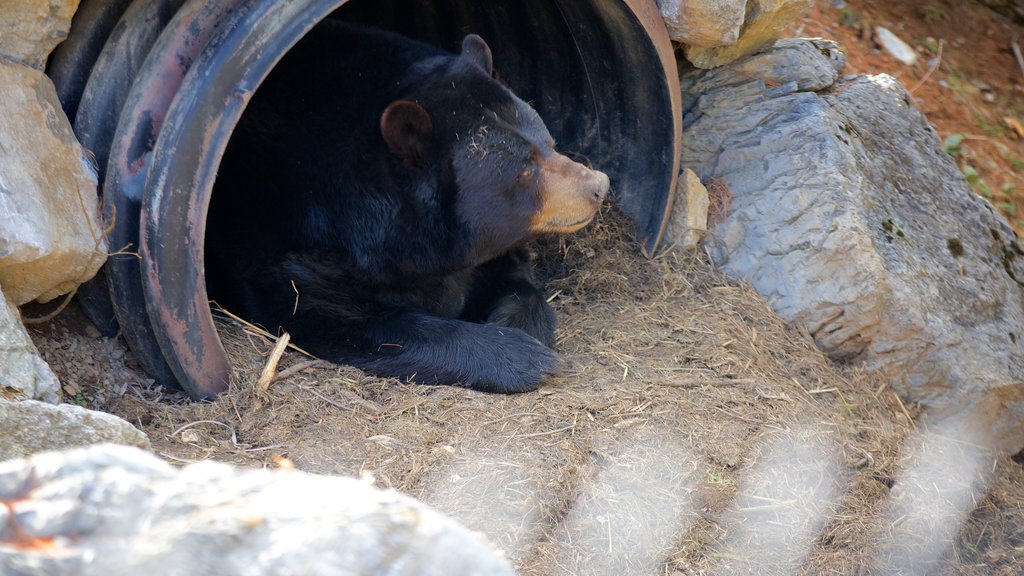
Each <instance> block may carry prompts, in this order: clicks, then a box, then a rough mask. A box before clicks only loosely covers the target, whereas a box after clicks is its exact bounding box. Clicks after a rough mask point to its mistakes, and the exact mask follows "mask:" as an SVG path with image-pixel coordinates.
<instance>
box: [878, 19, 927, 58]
mask: <svg viewBox="0 0 1024 576" xmlns="http://www.w3.org/2000/svg"><path fill="white" fill-rule="evenodd" d="M875 41H876V42H878V45H879V46H881V47H882V48H883V49H884V50H885V51H886V52H888V53H889V55H890V56H892V57H893V58H895V59H897V60H899V61H900V62H902V63H903V64H906V65H907V66H913V65H914V64H915V63H916V62H917V52H915V51H914V49H913V48H911V47H910V45H909V44H907V43H906V42H904V41H903V40H901V39H900V37H899V36H897V35H895V34H893V33H892V30H889V29H888V28H885V27H883V26H878V27H876V28H875Z"/></svg>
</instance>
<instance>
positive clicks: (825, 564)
mask: <svg viewBox="0 0 1024 576" xmlns="http://www.w3.org/2000/svg"><path fill="white" fill-rule="evenodd" d="M925 4H930V3H922V2H908V3H897V2H890V3H883V2H873V1H870V0H867V1H864V2H846V3H845V5H846V7H845V8H843V9H839V8H836V7H835V5H834V3H833V2H832V1H831V0H822V1H820V2H818V3H817V5H816V6H815V9H814V11H813V12H812V13H811V15H810V16H809V18H808V19H806V20H805V21H804V22H802V23H799V24H798V26H800V27H801V28H802V33H803V34H804V35H822V36H826V37H832V38H836V39H838V40H840V41H841V42H842V43H843V45H844V46H845V47H846V49H847V50H848V51H849V53H850V68H849V71H850V72H859V73H876V72H882V71H885V72H889V73H895V74H896V75H897V76H898V77H900V78H901V80H903V82H904V83H905V84H906V85H908V86H914V85H915V84H916V83H918V82H919V81H920V79H921V78H923V77H924V74H926V73H927V69H926V68H920V67H919V68H917V69H912V70H904V69H902V68H900V67H901V66H902V65H901V64H899V63H897V62H895V61H894V60H891V59H889V57H888V56H886V55H884V54H881V53H880V52H878V51H877V50H876V49H875V47H874V46H873V44H872V43H871V42H870V40H867V39H863V37H862V36H861V35H860V32H859V30H860V29H861V28H864V27H866V26H867V24H866V23H868V22H873V23H886V22H888V23H889V24H890V27H891V28H892V29H893V30H894V31H895V32H896V33H897V34H898V35H901V36H904V39H905V40H907V41H909V42H918V41H920V40H921V39H923V38H926V37H927V36H932V37H936V38H945V39H946V42H947V44H945V47H944V49H943V57H942V62H941V63H940V64H939V66H938V68H937V70H936V71H935V72H933V73H932V74H931V76H930V77H929V78H927V79H926V80H925V82H923V83H922V84H921V86H920V87H919V88H918V89H917V90H915V92H914V94H915V96H917V97H919V98H921V100H920V101H919V105H921V107H922V108H923V109H925V111H926V113H927V114H928V115H929V117H930V118H932V120H933V122H935V123H936V125H937V126H938V127H939V130H940V133H942V134H943V136H945V135H948V134H952V133H958V134H959V133H963V134H969V135H970V137H969V138H968V139H967V140H965V142H964V145H963V146H962V147H961V151H960V154H961V155H962V156H963V159H964V161H970V162H971V163H972V165H975V166H977V167H978V168H977V169H978V171H979V172H980V173H981V174H982V177H983V178H984V179H985V181H986V182H987V183H988V185H989V187H990V188H991V189H992V190H993V199H994V200H996V201H997V202H998V201H1003V200H1004V199H1005V201H1007V202H1019V197H1018V195H1017V194H1018V192H1019V191H1020V190H1022V188H1021V182H1020V175H1019V174H1017V173H1016V171H1017V168H1016V167H1015V166H1014V161H1015V159H1016V158H1018V157H1020V156H1024V153H1022V151H1021V143H1020V140H1019V139H1015V137H1014V136H1013V134H1012V133H1011V132H1009V131H1005V132H1002V133H1001V135H997V134H989V133H986V132H984V131H983V130H982V128H981V127H980V126H979V125H978V120H977V119H978V115H977V112H979V111H981V112H983V113H984V117H985V118H991V119H994V120H993V122H994V123H996V124H998V122H997V121H998V119H999V118H1000V117H1001V116H1003V115H1010V114H1016V115H1017V116H1016V117H1017V118H1020V116H1019V110H1020V109H1021V108H1016V106H1018V105H1020V104H1021V100H1022V97H1021V95H1022V92H1021V81H1022V78H1024V76H1021V75H1020V72H1019V70H1018V71H1017V72H1016V74H1017V75H1016V76H1014V66H1015V63H1013V61H1012V58H1013V56H1012V54H1011V55H1010V56H1009V58H1010V59H1011V60H1010V64H1007V63H1006V59H1005V57H1006V55H1005V54H1003V53H1002V52H1000V50H1002V49H1003V48H1006V45H1007V44H1006V41H1005V38H1008V37H1012V34H1014V33H1017V32H1019V31H1020V30H1019V28H1013V27H1009V26H1010V25H1009V24H1007V23H1006V22H1005V21H1003V20H1001V19H999V17H996V16H994V15H991V13H990V12H988V11H987V10H986V9H984V8H982V7H980V6H977V5H975V4H974V3H973V2H945V3H944V2H938V4H940V5H941V7H942V8H944V9H945V10H946V12H947V13H949V15H950V18H951V22H949V23H946V24H941V23H942V22H945V21H944V20H939V21H938V22H939V24H937V23H936V22H935V21H932V20H927V21H925V19H924V16H923V15H924V14H925V12H922V10H923V8H920V6H922V5H925ZM844 10H847V11H853V12H855V14H856V15H857V16H858V17H859V19H851V18H852V17H850V16H846V15H844V14H845V12H844ZM927 14H933V12H932V11H931V9H929V11H928V12H927ZM935 14H939V16H929V18H941V12H935ZM968 22H980V23H981V24H979V25H977V26H973V25H965V23H968ZM893 23H895V24H893ZM940 24H941V25H943V26H945V28H934V27H935V26H939V25H940ZM858 26H859V27H860V28H858ZM943 31H945V33H946V35H945V36H942V34H943ZM989 31H994V32H992V33H991V34H990V33H989ZM996 34H1010V35H1011V36H1006V37H1000V38H1001V39H992V36H993V35H996ZM954 40H957V42H959V46H960V47H959V48H958V47H957V45H954V44H953V41H954ZM1000 47H1002V48H1000ZM967 50H970V51H971V52H969V53H968V52H966V51H967ZM987 50H991V51H992V52H988V51H987ZM961 52H964V53H963V54H962V53H961ZM997 55H998V56H999V57H1000V59H999V60H998V63H996V61H995V57H996V56H997ZM1011 64H1012V65H1011ZM954 71H956V73H957V74H959V75H960V76H961V77H962V78H964V79H965V83H964V85H966V84H970V81H971V80H981V81H984V82H985V83H987V85H989V86H991V87H993V90H994V91H995V93H996V100H995V101H994V102H988V101H987V100H985V99H984V96H978V97H977V98H975V97H974V96H972V95H971V94H967V93H966V92H965V93H964V94H966V95H964V94H961V93H959V92H958V91H957V90H956V89H953V88H946V87H942V86H940V85H939V84H938V83H937V82H938V80H940V79H943V78H946V79H948V78H949V77H951V75H952V74H953V73H954ZM962 86H963V85H961V87H962ZM963 98H966V99H967V101H963V100H962V99H963ZM944 122H945V123H944ZM988 162H992V163H993V165H995V166H996V167H997V168H990V167H989V164H988ZM1003 184H1012V186H1013V188H1012V190H1010V189H1007V190H1006V191H1005V192H1004V191H1003ZM997 189H998V190H999V194H1003V195H1002V196H996V194H995V190H997ZM1020 207H1021V208H1024V204H1021V205H1020ZM1018 224H1019V223H1018ZM1018 229H1019V228H1018ZM536 250H537V253H538V264H539V267H540V269H541V271H542V275H543V276H544V277H545V278H546V279H547V291H548V293H549V294H550V297H551V302H552V305H553V306H554V307H555V309H556V311H557V313H558V317H559V322H560V328H559V331H558V344H557V348H558V351H559V353H560V356H561V358H562V367H561V374H560V375H559V376H558V377H556V378H554V379H553V380H552V381H550V382H548V383H547V384H546V385H545V386H544V387H542V388H541V390H539V391H537V392H533V393H528V394H521V395H516V396H496V395H487V394H481V393H477V392H473V391H469V390H465V389H460V388H455V387H445V386H421V385H416V384H407V383H402V382H398V381H396V380H391V379H381V378H374V377H370V376H367V375H365V374H363V373H362V372H360V371H359V370H356V369H352V368H348V367H341V366H334V365H330V364H324V363H312V364H311V360H310V359H309V358H307V357H305V356H303V355H302V354H300V353H298V352H294V351H289V352H286V353H285V355H284V357H283V359H282V360H281V363H280V365H279V366H278V374H279V375H281V374H288V375H287V376H286V377H283V378H279V379H277V380H275V381H273V382H272V383H271V384H270V385H269V386H268V387H266V388H265V389H261V388H259V387H257V386H256V381H257V378H258V377H259V374H260V372H261V370H262V369H263V368H264V365H265V364H266V361H267V355H268V354H269V352H270V350H271V349H272V347H273V344H274V343H273V342H272V341H271V340H270V339H268V338H266V337H265V336H261V335H259V334H258V333H256V332H255V331H253V330H252V329H251V328H248V327H245V326H242V325H238V324H235V323H231V322H223V323H222V325H221V330H220V332H221V335H222V338H223V340H224V343H225V347H226V348H227V349H228V351H229V353H230V355H231V356H232V358H233V360H234V362H235V365H236V367H237V371H236V374H235V377H234V379H233V381H232V385H231V389H230V391H229V393H227V394H225V395H224V396H223V397H221V398H220V399H218V400H217V401H215V402H210V403H192V402H189V401H187V399H186V398H185V397H184V396H183V395H182V394H180V393H176V392H172V391H164V390H160V389H158V388H154V387H153V386H152V384H151V381H150V380H148V379H147V378H146V376H145V375H144V374H142V373H140V372H139V371H138V369H137V366H136V365H135V362H134V359H133V357H132V354H131V352H129V351H126V350H125V349H124V348H123V346H122V344H121V343H120V341H119V340H110V339H105V338H102V337H99V335H98V334H97V333H96V332H95V331H94V329H92V328H91V327H90V326H89V325H88V323H87V322H85V321H84V320H82V318H81V316H80V315H79V314H77V313H76V311H75V310H74V309H71V310H68V311H66V312H65V313H63V314H62V315H60V316H59V317H58V318H57V319H56V320H54V321H53V322H50V323H48V324H46V325H42V326H38V327H33V328H32V332H33V335H34V338H35V340H36V343H37V345H38V346H39V348H40V350H41V352H42V353H43V355H44V357H45V358H46V359H47V361H49V362H50V363H51V365H52V366H53V367H54V370H55V371H56V372H57V373H58V376H60V378H61V381H62V383H63V385H64V390H65V393H66V398H65V399H66V400H67V401H69V402H77V403H80V404H83V405H87V406H89V407H92V408H98V409H102V410H107V411H110V412H112V413H114V414H117V415H119V416H121V417H123V418H125V419H127V420H128V421H130V422H132V423H134V424H135V425H136V426H138V427H139V428H141V429H142V430H144V431H145V432H146V433H147V434H148V435H149V437H150V439H151V440H152V442H153V446H154V449H155V450H156V452H157V453H158V454H160V455H161V456H162V457H164V458H165V459H167V460H168V461H169V462H171V463H173V464H184V463H188V462H195V461H200V460H206V459H215V460H219V461H225V462H231V463H234V464H237V465H240V466H247V467H272V468H273V467H284V468H296V469H299V470H303V471H308V472H316V473H324V474H343V475H352V476H359V475H371V476H372V477H373V478H375V481H376V483H377V485H379V486H381V487H387V488H394V489H397V490H401V491H403V492H405V493H408V494H411V495H413V496H415V497H417V498H420V499H422V500H424V501H426V502H427V503H429V504H431V505H433V506H435V507H437V508H439V509H440V510H443V511H445V512H447V513H449V514H451V515H453V516H455V517H456V518H458V519H460V520H461V521H462V522H464V523H465V524H467V525H468V526H470V527H472V528H473V529H476V530H479V531H481V532H483V533H484V534H486V535H487V536H488V537H489V538H490V539H491V540H492V541H493V542H494V543H495V544H496V545H497V546H498V547H499V548H500V549H501V550H503V551H504V552H505V553H506V554H507V555H508V556H509V558H510V559H511V560H512V561H513V562H514V563H515V565H516V567H517V568H518V570H519V571H520V572H521V573H522V574H527V575H532V574H536V575H547V574H609V575H611V574H615V575H626V574H636V575H653V574H670V575H697V574H723V575H725V574H729V575H731V574H807V575H812V574H814V575H817V574H858V575H859V574H883V573H884V574H924V573H934V574H949V575H953V574H967V575H983V574H984V575H1003V574H1005V575H1016V574H1024V466H1022V461H1024V458H1022V457H1021V456H1019V455H1018V456H1016V457H1009V456H1002V455H995V454H990V453H988V452H986V451H985V450H984V449H982V448H981V447H978V446H974V445H972V444H971V443H970V440H969V439H968V438H963V437H960V436H957V435H956V434H955V433H951V432H949V431H944V430H935V429H930V428H929V427H928V426H927V425H926V424H925V423H923V422H921V421H919V419H918V418H917V416H918V415H919V414H918V410H917V408H916V407H915V406H906V405H904V404H903V403H901V402H900V401H899V399H898V398H897V397H896V396H895V395H894V394H893V393H892V392H891V391H890V390H889V389H888V387H887V386H886V385H885V383H884V382H882V381H880V380H877V379H875V378H874V377H872V376H870V375H867V374H865V373H863V372H862V371H861V370H859V369H858V368H857V367H855V366H837V365H835V364H833V363H831V362H829V361H828V360H827V359H826V358H825V357H824V356H823V355H822V354H821V353H820V352H819V351H818V350H817V349H816V348H815V346H814V344H813V342H812V341H811V339H810V337H809V336H808V335H807V334H806V332H804V331H802V330H801V329H800V327H796V326H790V325H787V324H786V323H784V322H782V321H781V320H779V319H778V318H777V317H776V316H775V315H774V314H773V313H772V312H771V311H770V310H769V308H768V306H767V304H766V302H765V301H764V299H763V298H761V297H760V296H759V295H757V294H756V293H754V292H753V290H752V289H750V288H749V287H748V286H746V285H743V284H741V283H739V282H736V281H734V280H731V279H729V278H727V277H725V276H723V275H722V274H720V273H719V272H718V271H716V270H715V269H714V268H713V267H711V266H710V265H709V264H708V262H707V261H706V259H705V258H704V257H703V256H702V255H700V254H698V253H681V252H665V253H663V254H660V255H658V256H657V257H655V258H653V259H644V258H643V257H642V256H641V255H640V250H639V247H638V246H637V245H636V243H635V242H633V240H632V229H631V226H630V224H629V222H628V221H627V220H626V219H624V218H623V217H622V216H621V215H620V214H619V213H618V212H617V211H616V210H615V209H614V208H608V209H606V210H604V211H603V212H602V213H601V214H600V216H599V219H598V221H597V222H596V223H595V224H594V225H592V226H590V227H588V228H587V229H586V230H584V231H583V232H581V233H578V234H576V235H574V236H571V237H567V238H560V239H552V240H548V241H545V242H543V243H541V244H540V245H538V246H537V248H536Z"/></svg>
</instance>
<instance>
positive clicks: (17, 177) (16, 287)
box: [0, 59, 107, 306]
mask: <svg viewBox="0 0 1024 576" xmlns="http://www.w3.org/2000/svg"><path fill="white" fill-rule="evenodd" d="M0 150H2V151H3V153H2V154H0V285H2V286H3V290H4V294H6V295H7V298H8V299H9V300H10V301H11V302H12V303H13V304H15V305H17V306H20V305H22V304H24V303H26V302H30V301H32V300H37V299H38V300H40V301H47V300H50V299H52V298H55V297H57V296H59V295H61V294H65V293H67V292H70V291H71V290H72V289H74V288H75V286H77V285H78V284H80V283H82V282H84V281H86V280H88V279H89V278H91V277H92V276H93V275H94V274H95V273H96V271H97V270H98V269H99V267H100V266H101V265H102V264H103V261H104V260H105V259H106V251H107V245H106V242H105V241H104V238H103V226H102V225H101V224H100V223H99V222H100V220H99V211H98V200H97V192H96V189H97V182H96V171H95V169H94V167H93V166H92V165H91V163H90V161H89V159H88V157H87V156H86V154H85V152H84V150H83V149H82V147H81V146H80V145H79V144H78V141H77V140H76V139H75V136H74V134H73V133H72V131H71V125H70V124H69V123H68V120H67V117H66V116H65V115H64V112H63V111H62V110H61V107H60V103H59V102H58V100H57V94H56V91H55V90H54V87H53V83H52V82H50V80H49V78H47V77H46V76H45V75H44V74H43V73H42V72H39V71H38V70H33V69H31V68H27V67H25V66H19V65H16V64H12V63H10V62H6V61H3V60H2V59H0Z"/></svg>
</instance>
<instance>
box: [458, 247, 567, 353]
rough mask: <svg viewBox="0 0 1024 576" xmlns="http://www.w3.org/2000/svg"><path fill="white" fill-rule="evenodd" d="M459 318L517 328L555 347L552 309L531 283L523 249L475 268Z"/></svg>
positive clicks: (541, 293)
mask: <svg viewBox="0 0 1024 576" xmlns="http://www.w3.org/2000/svg"><path fill="white" fill-rule="evenodd" d="M461 317H462V318H463V319H465V320H469V321H471V322H486V323H489V324H497V325H499V326H508V327H511V328H518V329H519V330H522V331H523V332H526V333H527V334H529V335H530V336H533V337H534V338H536V339H537V340H540V341H541V342H542V343H543V344H544V345H545V346H547V347H548V348H554V347H555V327H556V325H557V320H556V318H555V312H554V310H552V309H551V306H550V305H549V304H548V302H547V300H546V299H545V298H544V293H543V292H542V291H541V289H540V288H538V287H537V286H536V285H535V284H534V281H533V273H532V264H531V262H530V257H529V254H528V253H527V251H526V250H525V249H524V248H516V249H514V250H511V251H509V252H508V253H507V254H504V255H502V256H499V257H498V258H495V259H494V260H491V261H490V262H487V263H486V264H484V265H482V266H480V267H479V268H478V269H477V270H476V272H475V274H474V281H473V286H472V289H471V291H470V293H469V297H468V298H467V302H466V306H465V308H464V310H463V314H462V316H461Z"/></svg>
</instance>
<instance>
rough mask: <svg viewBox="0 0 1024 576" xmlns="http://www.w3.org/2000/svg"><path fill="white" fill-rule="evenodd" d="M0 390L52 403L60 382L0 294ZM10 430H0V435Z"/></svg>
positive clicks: (13, 308)
mask: <svg viewBox="0 0 1024 576" xmlns="http://www.w3.org/2000/svg"><path fill="white" fill-rule="evenodd" d="M0 389H7V390H8V391H13V392H14V394H15V395H16V396H22V397H25V398H33V399H36V400H43V401H46V402H51V403H56V402H57V400H58V398H59V397H60V382H58V381H57V377H56V376H54V375H53V371H52V370H50V367H49V366H48V365H47V364H46V362H44V361H43V359H42V358H40V357H39V351H38V350H36V346H35V344H33V343H32V339H31V338H30V337H29V335H28V333H27V332H25V327H24V326H22V324H21V314H20V313H19V312H18V309H17V308H15V307H14V306H12V305H11V304H10V303H8V302H7V300H6V299H5V298H4V297H3V294H2V293H0ZM12 433H13V431H9V430H3V429H0V437H2V436H6V435H8V434H12Z"/></svg>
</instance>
